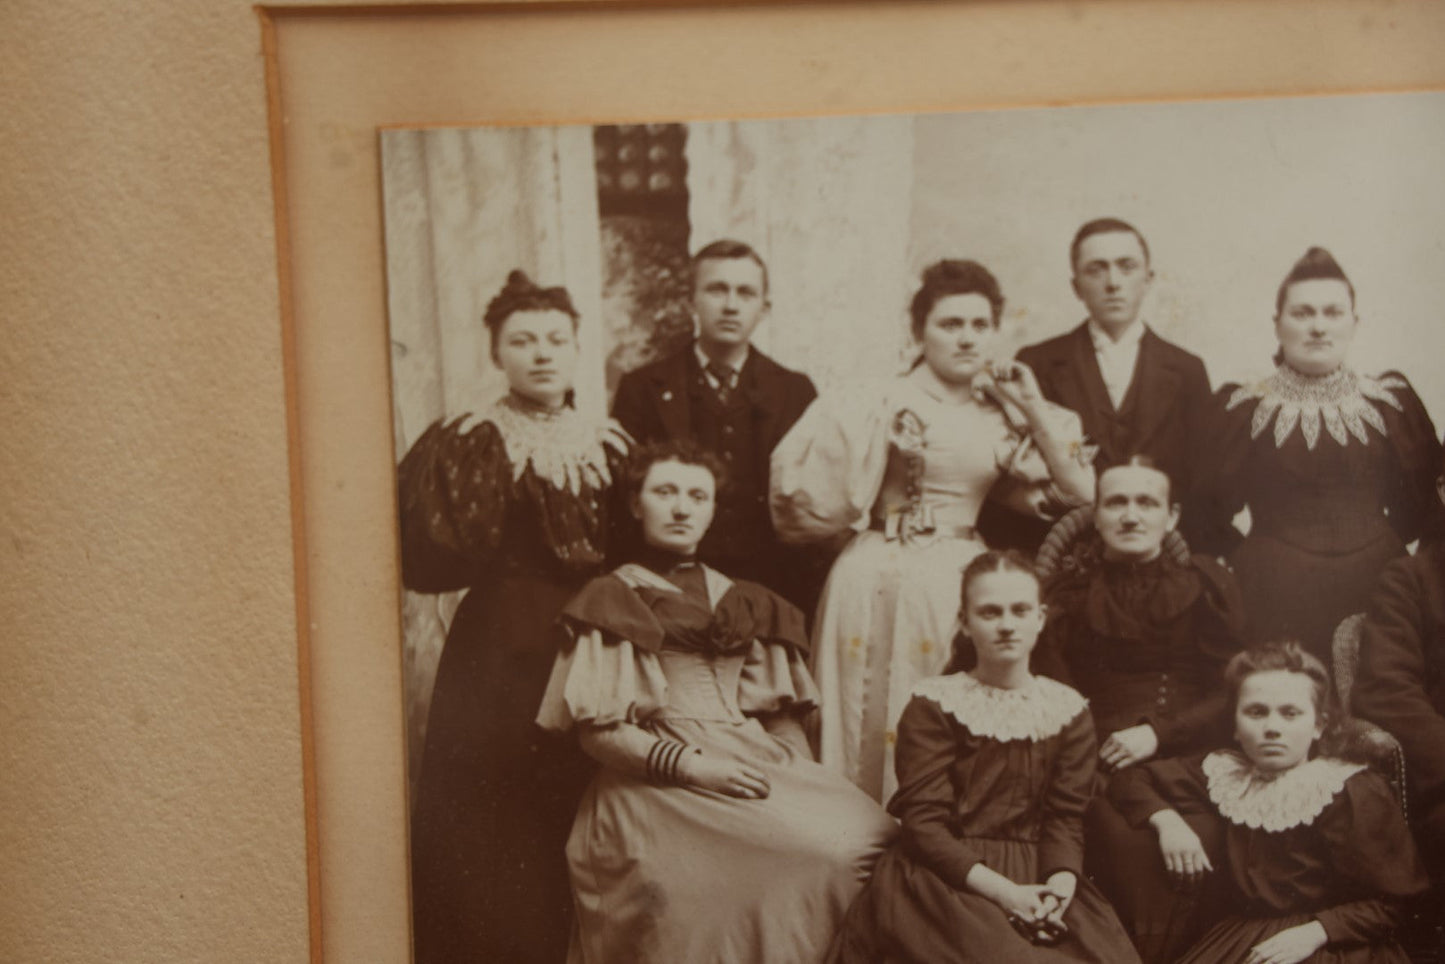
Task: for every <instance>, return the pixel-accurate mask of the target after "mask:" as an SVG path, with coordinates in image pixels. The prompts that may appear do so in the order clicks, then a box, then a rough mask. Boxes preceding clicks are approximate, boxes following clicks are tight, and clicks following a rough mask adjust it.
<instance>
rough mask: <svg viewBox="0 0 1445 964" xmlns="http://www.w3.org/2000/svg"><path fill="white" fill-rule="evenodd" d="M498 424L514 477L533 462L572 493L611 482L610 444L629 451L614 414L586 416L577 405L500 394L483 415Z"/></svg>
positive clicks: (537, 470)
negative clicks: (559, 405)
mask: <svg viewBox="0 0 1445 964" xmlns="http://www.w3.org/2000/svg"><path fill="white" fill-rule="evenodd" d="M484 420H485V421H488V422H491V423H492V424H493V425H495V426H496V427H497V432H498V433H499V434H500V435H501V436H502V444H503V445H505V446H506V449H507V460H508V461H509V462H511V464H512V481H514V482H515V481H517V480H518V479H520V478H521V477H522V474H523V473H524V472H526V470H527V466H529V465H530V466H531V467H532V471H533V472H535V473H536V474H537V475H538V476H539V477H540V478H543V479H546V480H547V481H548V482H550V483H552V485H553V486H555V487H556V488H558V489H565V490H567V491H568V492H571V493H572V494H573V495H578V494H580V493H581V491H582V489H583V488H584V487H586V488H592V489H600V488H605V487H606V486H608V485H610V484H611V483H612V473H611V471H610V470H609V469H608V467H607V449H611V450H613V451H614V452H619V453H620V452H626V451H627V443H626V436H625V434H624V433H623V431H622V427H621V426H619V425H618V424H617V423H616V422H615V421H613V420H612V419H605V420H602V421H598V420H596V419H591V418H587V417H586V416H584V415H582V414H580V413H579V412H578V411H577V410H576V409H574V408H566V407H564V408H559V409H549V408H544V407H542V406H540V405H536V404H530V403H528V402H526V401H525V400H522V399H518V398H517V397H516V396H514V395H505V396H503V397H502V398H500V399H498V400H497V402H496V404H494V405H493V406H492V407H491V408H490V409H489V410H488V411H487V413H486V415H485V416H484Z"/></svg>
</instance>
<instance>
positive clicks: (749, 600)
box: [716, 580, 819, 717]
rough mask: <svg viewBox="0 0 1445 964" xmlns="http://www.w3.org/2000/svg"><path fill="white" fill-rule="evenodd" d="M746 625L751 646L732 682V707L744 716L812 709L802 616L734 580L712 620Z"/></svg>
mask: <svg viewBox="0 0 1445 964" xmlns="http://www.w3.org/2000/svg"><path fill="white" fill-rule="evenodd" d="M734 609H736V610H739V611H740V615H738V616H737V617H736V621H738V622H741V623H744V624H746V626H747V632H748V635H750V636H752V638H753V642H752V645H751V646H750V647H749V648H748V652H747V656H746V657H745V658H744V660H743V668H742V675H741V677H740V678H739V680H738V708H739V709H741V710H742V711H743V712H744V713H746V714H748V715H750V716H759V717H762V716H768V715H771V714H775V713H782V712H789V711H794V710H796V711H800V712H805V711H807V710H810V709H812V708H813V707H815V706H817V705H818V699H819V697H818V689H817V686H816V685H815V684H814V682H813V677H812V674H810V673H809V672H808V662H807V660H808V636H807V632H806V629H805V625H804V622H803V614H802V612H801V611H800V610H799V609H798V607H796V606H794V605H793V604H792V603H790V602H788V601H787V600H786V599H784V598H782V597H781V596H779V595H778V594H777V593H775V592H773V591H772V590H770V589H767V588H766V587H764V586H760V585H758V584H757V583H751V582H743V581H741V580H740V581H738V582H737V583H735V584H734V585H733V587H732V589H731V590H729V592H728V594H727V595H726V596H724V597H723V599H722V600H721V602H720V603H719V605H718V610H717V612H716V615H717V616H718V617H720V618H723V619H728V618H729V617H728V615H727V614H728V612H730V611H732V610H734Z"/></svg>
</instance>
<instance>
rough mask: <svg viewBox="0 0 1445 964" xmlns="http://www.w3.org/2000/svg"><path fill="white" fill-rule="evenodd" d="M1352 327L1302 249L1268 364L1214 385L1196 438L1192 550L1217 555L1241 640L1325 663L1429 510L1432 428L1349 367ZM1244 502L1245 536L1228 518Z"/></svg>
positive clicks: (1389, 390)
mask: <svg viewBox="0 0 1445 964" xmlns="http://www.w3.org/2000/svg"><path fill="white" fill-rule="evenodd" d="M1359 324H1360V322H1359V318H1358V316H1357V315H1356V314H1355V289H1354V286H1353V285H1352V284H1351V283H1350V280H1349V278H1347V277H1346V276H1345V273H1344V271H1343V270H1341V268H1340V266H1339V264H1337V263H1336V262H1335V259H1334V258H1333V257H1331V256H1330V253H1329V252H1328V251H1325V250H1324V249H1323V248H1310V249H1309V250H1308V251H1306V252H1305V254H1304V256H1303V257H1301V258H1300V259H1299V261H1298V262H1296V263H1295V265H1294V267H1293V268H1291V269H1290V272H1289V274H1287V275H1286V276H1285V278H1284V281H1283V282H1281V284H1280V286H1279V293H1278V295H1277V296H1276V299H1275V317H1274V333H1275V337H1276V338H1277V339H1278V341H1279V352H1278V354H1277V355H1276V356H1275V360H1276V365H1277V367H1276V368H1275V370H1274V372H1273V373H1272V374H1270V375H1269V376H1268V377H1266V378H1263V379H1260V380H1258V381H1255V382H1252V383H1249V384H1245V385H1225V386H1224V387H1223V388H1222V389H1220V392H1219V395H1218V397H1217V403H1216V412H1215V417H1216V425H1215V426H1214V430H1213V431H1212V432H1210V433H1209V435H1208V437H1207V438H1205V439H1202V440H1201V443H1202V444H1205V445H1206V450H1205V455H1204V457H1203V459H1202V460H1201V462H1200V463H1199V464H1200V465H1202V466H1206V467H1207V468H1206V470H1205V474H1204V476H1203V478H1201V480H1200V485H1201V496H1202V500H1201V503H1200V515H1199V519H1198V522H1197V527H1198V529H1199V532H1198V536H1197V538H1195V540H1194V541H1195V545H1194V547H1193V548H1194V550H1195V551H1196V552H1206V553H1208V554H1210V555H1212V556H1228V558H1229V562H1230V567H1231V568H1232V569H1233V570H1234V574H1235V576H1236V578H1238V580H1239V586H1240V589H1241V591H1242V592H1243V595H1244V607H1245V613H1246V614H1247V615H1248V618H1249V633H1250V639H1251V640H1252V641H1259V640H1269V639H1295V640H1298V641H1299V642H1300V643H1301V644H1302V645H1303V646H1304V647H1305V649H1306V650H1307V651H1309V652H1310V653H1313V654H1314V655H1315V656H1316V657H1317V658H1319V659H1321V660H1322V661H1324V662H1326V664H1328V662H1329V658H1330V653H1329V646H1330V638H1331V636H1332V635H1333V633H1334V630H1335V627H1336V626H1337V625H1338V624H1339V622H1340V620H1342V619H1344V618H1345V617H1346V616H1349V615H1351V614H1353V613H1357V612H1360V611H1361V610H1362V609H1364V608H1365V604H1366V602H1367V601H1368V600H1369V597H1370V592H1371V590H1372V589H1373V588H1374V585H1375V581H1376V580H1377V579H1378V578H1379V576H1380V572H1381V570H1383V569H1384V568H1385V566H1386V565H1388V564H1389V563H1390V562H1392V561H1394V560H1395V559H1397V558H1399V557H1400V556H1403V555H1404V554H1405V546H1406V544H1407V543H1409V542H1412V541H1413V540H1415V539H1417V538H1419V537H1420V536H1421V535H1422V534H1423V533H1424V532H1425V530H1426V524H1427V522H1429V521H1430V517H1431V515H1432V514H1433V513H1434V512H1435V511H1436V510H1437V509H1438V506H1437V505H1436V504H1435V500H1434V493H1433V488H1434V481H1435V471H1436V467H1437V466H1438V465H1439V464H1440V442H1439V440H1438V436H1436V434H1435V427H1434V425H1433V424H1431V422H1430V416H1429V414H1428V413H1427V412H1426V411H1425V406H1424V405H1423V404H1421V402H1420V398H1419V396H1417V395H1416V394H1415V391H1414V389H1412V388H1411V387H1410V383H1409V382H1408V381H1406V380H1405V377H1404V376H1403V375H1401V374H1400V373H1399V372H1385V373H1384V374H1382V375H1380V376H1378V377H1371V376H1369V375H1365V374H1361V373H1359V372H1356V371H1355V370H1354V369H1353V368H1351V367H1350V365H1349V363H1348V359H1349V348H1350V343H1351V342H1352V341H1353V340H1354V337H1355V331H1356V329H1357V328H1358V327H1359ZM1245 506H1248V508H1249V515H1250V529H1249V534H1248V535H1247V536H1243V535H1241V534H1240V533H1239V531H1238V530H1236V529H1235V528H1234V526H1233V519H1234V516H1235V514H1236V513H1237V512H1238V511H1239V510H1240V509H1241V508H1244V507H1245Z"/></svg>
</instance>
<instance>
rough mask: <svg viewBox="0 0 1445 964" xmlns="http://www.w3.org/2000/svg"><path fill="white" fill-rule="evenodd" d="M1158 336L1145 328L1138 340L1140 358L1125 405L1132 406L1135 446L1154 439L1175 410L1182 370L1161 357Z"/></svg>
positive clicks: (1142, 445) (1140, 445) (1139, 446)
mask: <svg viewBox="0 0 1445 964" xmlns="http://www.w3.org/2000/svg"><path fill="white" fill-rule="evenodd" d="M1161 347H1162V346H1161V344H1160V341H1159V336H1158V335H1156V334H1154V332H1153V331H1152V330H1150V329H1145V331H1144V337H1143V338H1142V339H1140V341H1139V361H1138V363H1137V364H1136V365H1135V367H1134V384H1133V385H1130V386H1129V395H1130V396H1131V398H1130V399H1128V400H1126V402H1125V408H1126V409H1128V408H1133V409H1134V411H1133V412H1131V413H1130V414H1131V415H1132V418H1131V421H1132V422H1133V423H1134V446H1135V448H1142V447H1144V446H1147V445H1148V444H1149V442H1150V441H1152V439H1153V436H1154V433H1155V432H1157V431H1158V430H1159V427H1160V426H1161V425H1163V424H1164V423H1165V422H1166V421H1167V420H1168V418H1169V414H1170V412H1172V411H1173V409H1174V405H1173V401H1174V399H1175V397H1176V396H1177V395H1178V392H1179V381H1180V379H1179V373H1178V372H1177V371H1175V369H1174V367H1173V366H1172V365H1169V364H1168V363H1167V362H1166V361H1165V360H1164V359H1163V358H1161V357H1160V355H1161V352H1160V348H1161Z"/></svg>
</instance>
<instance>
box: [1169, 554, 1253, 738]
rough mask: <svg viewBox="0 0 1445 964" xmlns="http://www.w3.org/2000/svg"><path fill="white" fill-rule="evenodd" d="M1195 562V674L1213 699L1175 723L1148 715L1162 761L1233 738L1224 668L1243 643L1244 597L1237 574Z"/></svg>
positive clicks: (1186, 711)
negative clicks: (1199, 585)
mask: <svg viewBox="0 0 1445 964" xmlns="http://www.w3.org/2000/svg"><path fill="white" fill-rule="evenodd" d="M1192 563H1193V566H1194V568H1195V570H1196V571H1197V572H1198V573H1199V576H1200V578H1201V579H1202V580H1203V592H1202V593H1201V595H1200V599H1199V602H1198V603H1196V604H1195V606H1194V610H1193V616H1192V621H1193V625H1192V627H1191V628H1192V630H1193V633H1194V639H1193V642H1194V646H1195V648H1196V653H1195V659H1194V660H1193V667H1192V670H1193V671H1194V672H1195V673H1198V674H1200V675H1201V676H1203V677H1204V680H1205V683H1206V687H1205V688H1206V689H1207V691H1208V694H1209V695H1207V696H1205V697H1204V698H1203V699H1201V700H1200V701H1199V702H1198V703H1195V704H1194V705H1193V706H1189V707H1186V708H1185V709H1183V710H1181V711H1180V712H1178V713H1176V714H1175V715H1174V716H1173V717H1172V718H1171V719H1168V720H1161V719H1156V718H1155V717H1153V716H1152V715H1151V716H1149V717H1146V722H1148V724H1149V725H1150V726H1151V727H1153V728H1154V732H1155V734H1156V735H1157V736H1158V737H1159V751H1158V755H1159V756H1161V757H1166V756H1174V755H1176V754H1177V753H1179V752H1180V751H1181V750H1187V749H1191V748H1194V747H1199V746H1218V745H1220V744H1221V743H1223V742H1225V741H1227V740H1228V739H1229V714H1230V708H1229V702H1230V701H1229V692H1228V687H1227V686H1225V684H1224V666H1225V664H1226V663H1227V662H1229V660H1230V658H1231V657H1233V656H1234V654H1235V653H1238V652H1239V651H1240V650H1241V649H1243V648H1244V642H1245V640H1244V599H1243V597H1242V596H1241V595H1240V592H1239V584H1238V583H1236V582H1235V581H1234V576H1233V575H1232V574H1231V573H1230V572H1229V570H1227V569H1225V568H1224V567H1223V566H1221V565H1219V563H1217V562H1215V561H1214V560H1213V559H1210V558H1208V557H1207V556H1195V557H1194V559H1193V560H1192Z"/></svg>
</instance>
